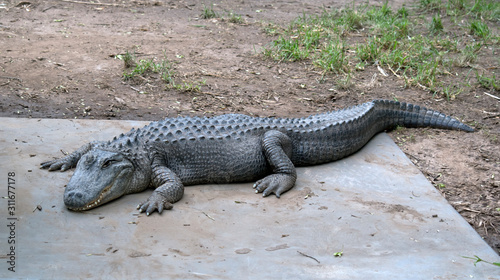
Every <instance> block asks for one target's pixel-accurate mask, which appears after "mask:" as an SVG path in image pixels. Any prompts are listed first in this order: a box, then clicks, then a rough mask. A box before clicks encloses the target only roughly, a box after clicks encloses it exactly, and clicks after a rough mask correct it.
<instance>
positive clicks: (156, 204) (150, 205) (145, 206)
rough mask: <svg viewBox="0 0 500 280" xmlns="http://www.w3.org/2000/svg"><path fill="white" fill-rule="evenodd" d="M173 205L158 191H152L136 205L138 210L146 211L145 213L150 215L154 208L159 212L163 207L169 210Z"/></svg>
mask: <svg viewBox="0 0 500 280" xmlns="http://www.w3.org/2000/svg"><path fill="white" fill-rule="evenodd" d="M173 207H174V205H173V204H172V203H170V202H168V201H167V199H166V198H165V196H164V195H163V194H161V193H160V192H158V191H154V192H153V194H152V195H151V196H150V197H149V198H148V199H147V200H146V201H144V202H142V203H140V204H139V205H137V209H138V210H139V212H141V213H142V212H146V215H148V216H149V215H150V214H151V213H153V212H154V211H155V210H157V211H158V213H160V214H161V212H163V209H165V210H170V209H172V208H173Z"/></svg>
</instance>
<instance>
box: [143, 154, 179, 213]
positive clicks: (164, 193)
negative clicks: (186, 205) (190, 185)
mask: <svg viewBox="0 0 500 280" xmlns="http://www.w3.org/2000/svg"><path fill="white" fill-rule="evenodd" d="M151 184H152V185H153V187H155V190H154V191H153V194H151V196H150V197H149V198H148V199H147V200H146V201H144V202H142V203H140V204H139V205H137V209H139V211H140V212H141V213H142V212H146V215H148V216H149V215H150V214H151V213H153V212H154V211H155V210H157V211H158V213H161V212H162V211H163V209H166V210H170V209H172V207H174V205H173V203H175V202H177V201H179V200H181V198H182V196H183V195H184V185H183V184H182V182H181V180H180V179H179V177H178V176H177V174H175V173H174V172H173V171H172V170H170V169H168V168H167V167H166V166H165V165H164V162H163V161H162V160H159V159H156V158H155V159H154V160H153V177H152V180H151Z"/></svg>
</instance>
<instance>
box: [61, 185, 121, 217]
mask: <svg viewBox="0 0 500 280" xmlns="http://www.w3.org/2000/svg"><path fill="white" fill-rule="evenodd" d="M112 186H113V184H110V185H109V186H107V187H105V188H104V190H102V191H101V193H100V194H99V197H98V198H97V199H95V200H93V201H92V202H90V203H88V204H87V205H85V206H83V207H68V209H70V210H73V211H85V210H89V209H92V208H95V207H97V206H99V205H101V200H102V198H103V197H104V195H105V194H106V193H107V192H108V191H109V190H110V189H111V187H112Z"/></svg>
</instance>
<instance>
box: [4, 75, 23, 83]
mask: <svg viewBox="0 0 500 280" xmlns="http://www.w3.org/2000/svg"><path fill="white" fill-rule="evenodd" d="M0 79H7V80H16V81H20V82H22V81H23V80H21V79H19V78H16V77H9V76H0Z"/></svg>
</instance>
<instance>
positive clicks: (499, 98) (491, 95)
mask: <svg viewBox="0 0 500 280" xmlns="http://www.w3.org/2000/svg"><path fill="white" fill-rule="evenodd" d="M484 94H486V95H488V96H489V97H493V98H495V99H497V100H500V97H498V96H495V95H493V94H490V93H487V92H485V93H484Z"/></svg>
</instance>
